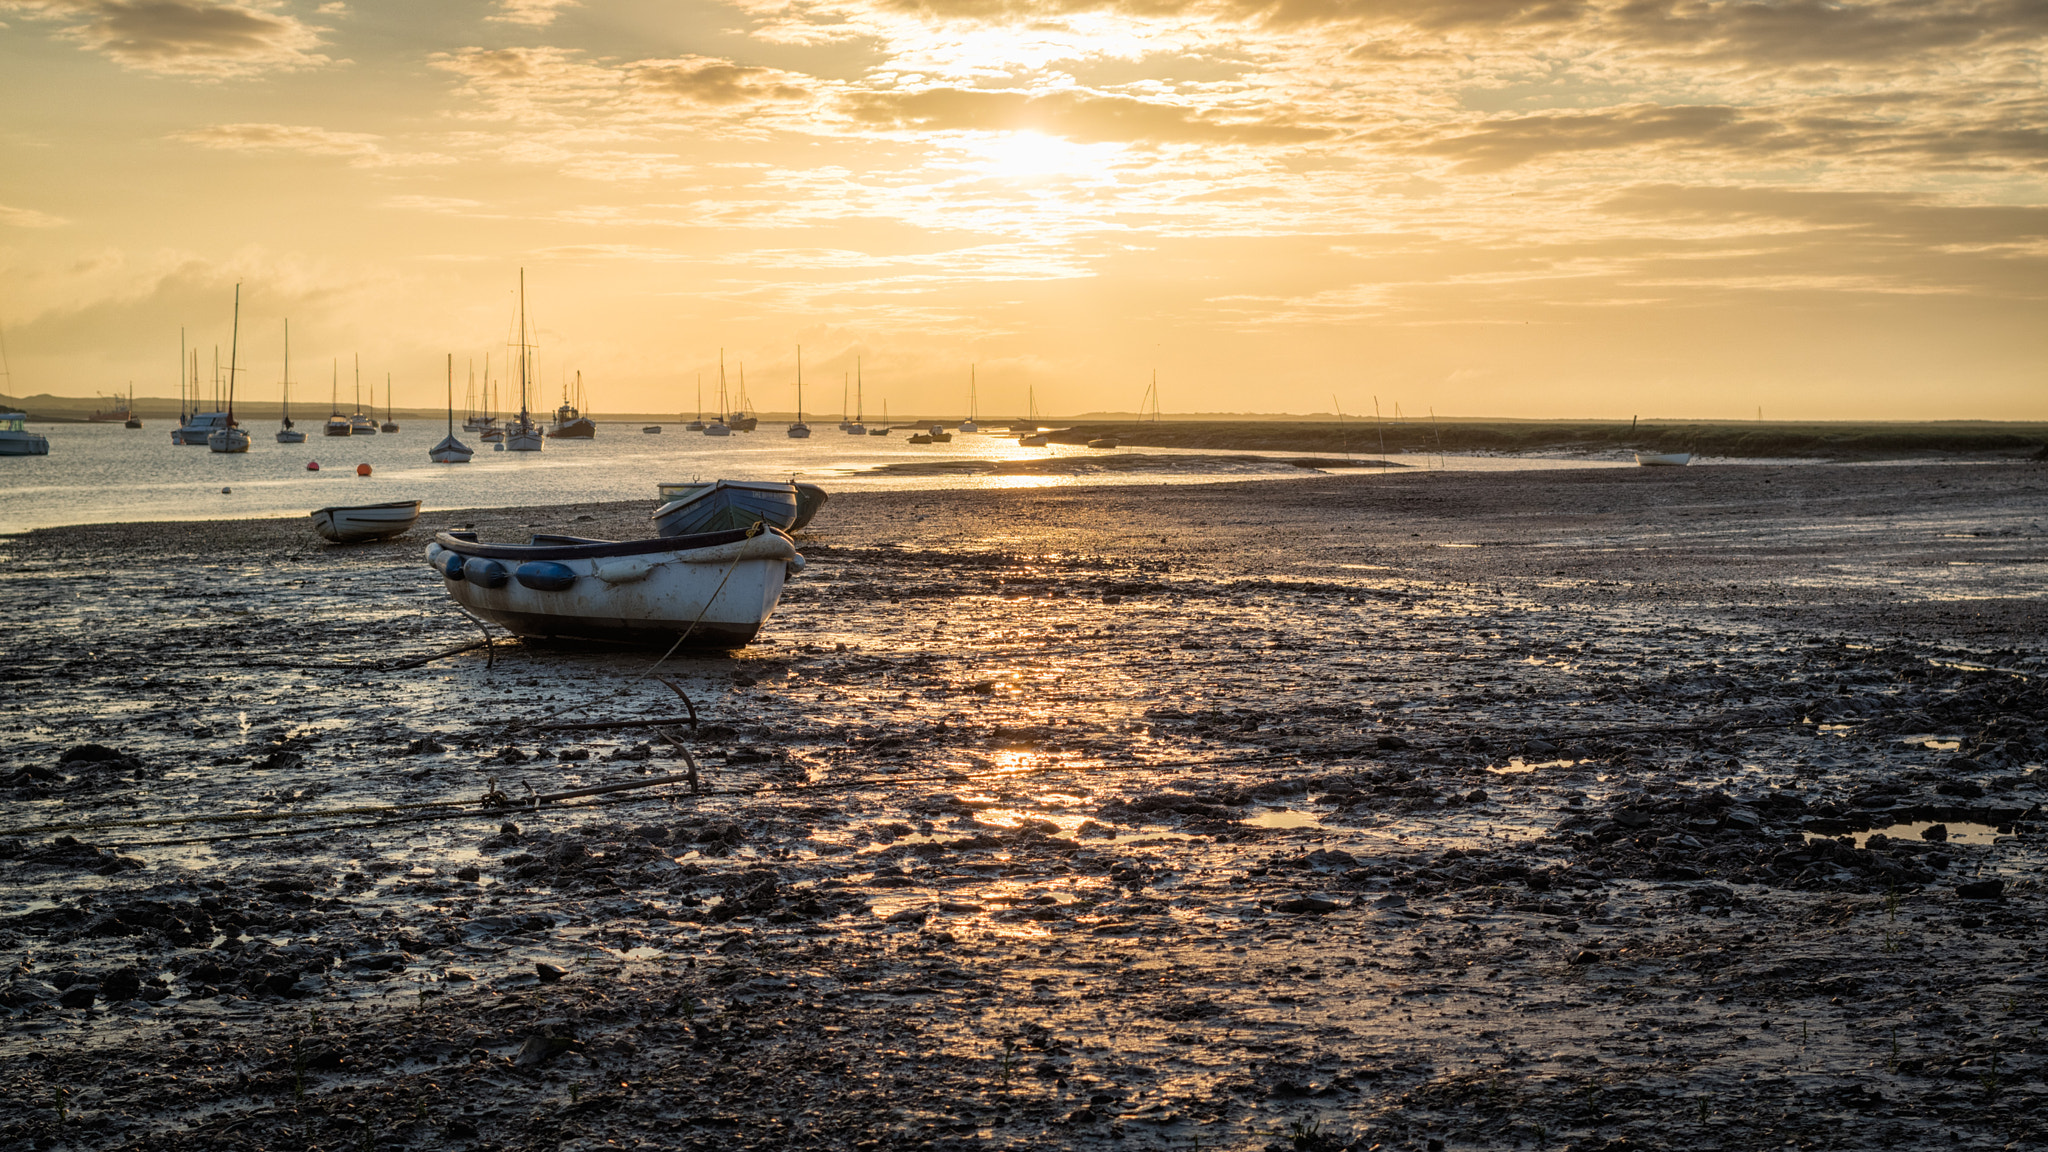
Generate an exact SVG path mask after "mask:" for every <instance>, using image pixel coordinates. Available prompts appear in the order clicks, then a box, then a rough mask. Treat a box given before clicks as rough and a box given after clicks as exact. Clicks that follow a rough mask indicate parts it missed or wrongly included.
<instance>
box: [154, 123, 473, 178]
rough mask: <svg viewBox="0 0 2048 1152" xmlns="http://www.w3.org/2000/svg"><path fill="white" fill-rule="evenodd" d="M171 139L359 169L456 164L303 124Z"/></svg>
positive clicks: (240, 127) (198, 131)
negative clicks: (341, 159) (342, 160)
mask: <svg viewBox="0 0 2048 1152" xmlns="http://www.w3.org/2000/svg"><path fill="white" fill-rule="evenodd" d="M171 139H173V140H181V141H183V142H185V143H187V144H197V145H199V146H200V147H201V148H213V149H218V150H220V151H224V152H297V153H300V154H302V155H307V156H345V157H347V158H348V160H349V164H350V166H351V167H355V168H395V167H405V166H411V165H420V164H453V163H455V158H454V157H452V156H444V155H441V154H440V153H436V152H387V151H385V150H384V146H383V144H382V143H380V141H381V140H382V139H383V138H382V137H379V136H374V135H371V134H369V133H367V132H334V131H330V130H328V129H326V128H314V127H309V126H307V125H302V124H213V125H209V126H207V127H205V128H194V129H191V130H189V131H185V132H174V133H172V134H171Z"/></svg>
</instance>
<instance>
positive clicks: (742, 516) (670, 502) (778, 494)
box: [654, 480, 797, 536]
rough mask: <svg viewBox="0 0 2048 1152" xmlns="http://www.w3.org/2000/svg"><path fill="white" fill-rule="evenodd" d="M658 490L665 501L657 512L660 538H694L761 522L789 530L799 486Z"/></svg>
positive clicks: (707, 485)
mask: <svg viewBox="0 0 2048 1152" xmlns="http://www.w3.org/2000/svg"><path fill="white" fill-rule="evenodd" d="M659 491H660V492H661V494H662V496H663V497H664V498H665V500H664V502H663V503H662V505H661V506H660V507H658V508H656V509H655V510H654V534H655V535H657V536H695V535H699V534H701V533H704V532H723V531H726V530H728V529H732V528H746V527H749V526H751V525H753V524H758V523H765V524H768V525H770V526H771V527H775V528H781V529H784V530H788V529H790V528H793V527H794V526H795V524H796V519H797V493H796V485H794V484H790V483H786V482H778V481H772V480H771V481H761V480H711V481H705V482H702V483H693V484H689V485H667V484H665V485H662V486H661V487H660V489H659ZM671 492H673V493H675V494H674V495H673V496H672V497H671V496H670V493H671Z"/></svg>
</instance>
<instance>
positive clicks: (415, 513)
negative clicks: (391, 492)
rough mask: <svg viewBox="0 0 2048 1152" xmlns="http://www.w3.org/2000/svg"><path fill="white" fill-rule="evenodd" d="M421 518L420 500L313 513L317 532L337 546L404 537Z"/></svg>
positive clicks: (331, 509)
mask: <svg viewBox="0 0 2048 1152" xmlns="http://www.w3.org/2000/svg"><path fill="white" fill-rule="evenodd" d="M419 518H420V502H419V501H417V500H393V501H391V502H389V503H385V504H357V505H353V506H350V507H346V508H322V509H320V510H319V511H318V512H315V513H313V531H315V532H318V533H319V534H320V535H321V536H323V537H325V538H326V539H328V540H332V541H334V542H335V543H336V544H361V543H365V542H367V541H370V540H388V539H390V538H391V537H393V536H397V535H400V534H402V533H404V532H405V530H406V529H408V528H411V527H412V526H413V522H414V521H416V520H418V519H419Z"/></svg>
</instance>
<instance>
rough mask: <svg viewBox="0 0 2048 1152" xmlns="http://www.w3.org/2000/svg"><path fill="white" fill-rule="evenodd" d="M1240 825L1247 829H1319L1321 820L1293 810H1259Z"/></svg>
mask: <svg viewBox="0 0 2048 1152" xmlns="http://www.w3.org/2000/svg"><path fill="white" fill-rule="evenodd" d="M1240 823H1242V824H1244V825H1245V826H1246V827H1248V828H1320V827H1322V826H1323V818H1322V816H1320V815H1318V814H1317V813H1314V812H1302V811H1299V810H1297V809H1294V808H1261V809H1259V810H1258V811H1257V812H1254V813H1252V814H1251V815H1249V816H1246V817H1245V818H1244V819H1243V820H1242V821H1240Z"/></svg>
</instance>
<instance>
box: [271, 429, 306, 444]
mask: <svg viewBox="0 0 2048 1152" xmlns="http://www.w3.org/2000/svg"><path fill="white" fill-rule="evenodd" d="M277 442H278V443H279V444H304V443H305V442H306V434H305V433H304V432H297V431H293V430H291V429H286V430H284V431H282V432H279V433H278V434H277Z"/></svg>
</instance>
